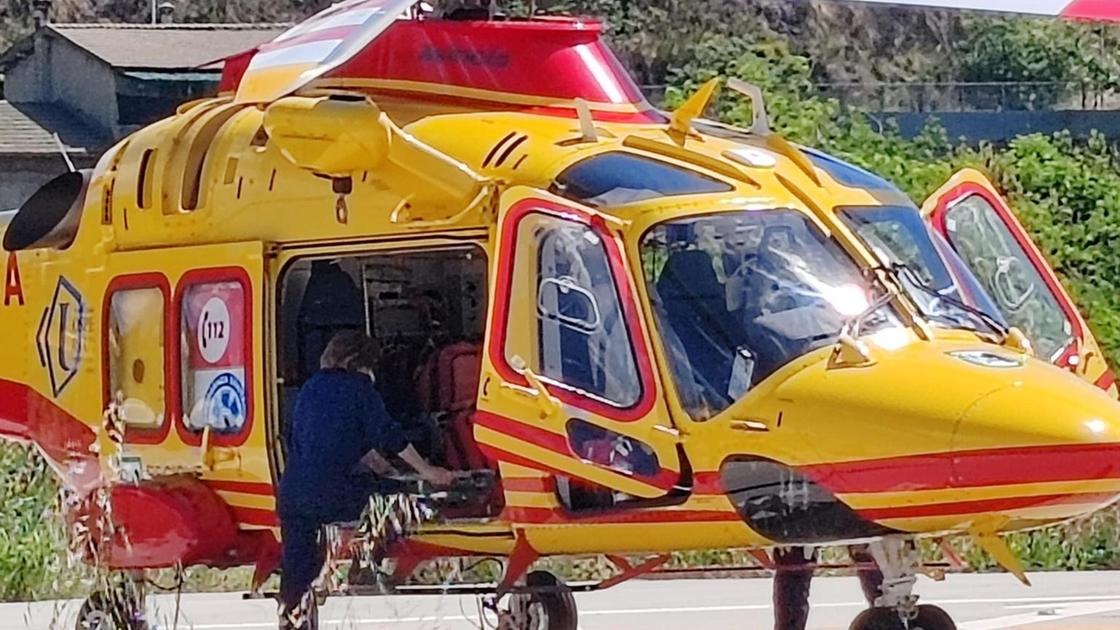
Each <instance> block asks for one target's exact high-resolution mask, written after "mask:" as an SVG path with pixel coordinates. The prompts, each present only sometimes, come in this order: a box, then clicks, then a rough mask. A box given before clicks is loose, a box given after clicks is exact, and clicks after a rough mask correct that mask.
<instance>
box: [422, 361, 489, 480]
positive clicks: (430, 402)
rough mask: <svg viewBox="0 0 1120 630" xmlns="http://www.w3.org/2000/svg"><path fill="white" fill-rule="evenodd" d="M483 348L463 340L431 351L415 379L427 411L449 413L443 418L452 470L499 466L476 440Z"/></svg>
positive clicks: (446, 448)
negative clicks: (476, 416)
mask: <svg viewBox="0 0 1120 630" xmlns="http://www.w3.org/2000/svg"><path fill="white" fill-rule="evenodd" d="M481 371H482V347H481V346H480V345H479V344H474V343H468V342H460V343H455V344H452V345H450V346H447V347H444V348H441V349H439V350H437V351H435V352H433V353H432V354H431V356H430V357H429V358H428V360H427V361H426V362H425V363H424V365H423V366H421V368H420V370H419V372H418V373H417V379H416V381H417V382H416V400H417V404H418V405H419V407H420V409H421V411H423V412H425V413H443V414H447V415H446V416H445V417H444V418H443V422H442V426H443V429H444V438H445V439H444V442H445V444H446V446H445V449H444V460H445V462H446V464H447V467H448V468H450V469H452V470H486V469H492V468H496V466H495V465H494V464H493V463H492V462H490V461H489V460H488V459H487V458H486V456H485V455H484V454H483V453H482V449H480V448H479V447H478V442H477V441H475V439H474V423H473V421H472V417H473V416H474V410H475V400H476V398H477V396H478V380H479V373H480V372H481Z"/></svg>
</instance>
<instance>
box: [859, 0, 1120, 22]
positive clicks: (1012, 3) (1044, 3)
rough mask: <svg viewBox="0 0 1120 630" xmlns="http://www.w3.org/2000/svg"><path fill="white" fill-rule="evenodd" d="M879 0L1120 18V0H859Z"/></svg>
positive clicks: (1084, 17) (880, 1)
mask: <svg viewBox="0 0 1120 630" xmlns="http://www.w3.org/2000/svg"><path fill="white" fill-rule="evenodd" d="M857 1H859V2H874V3H875V4H895V5H909V6H917V7H936V8H944V9H972V10H976V11H999V12H1003V13H1025V14H1029V15H1049V16H1053V17H1064V18H1072V19H1082V20H1108V21H1120V2H1117V0H857Z"/></svg>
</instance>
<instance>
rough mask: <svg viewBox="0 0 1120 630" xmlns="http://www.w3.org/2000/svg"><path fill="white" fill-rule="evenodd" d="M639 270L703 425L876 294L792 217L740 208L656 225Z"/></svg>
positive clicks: (823, 341)
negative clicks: (642, 272) (704, 421)
mask: <svg viewBox="0 0 1120 630" xmlns="http://www.w3.org/2000/svg"><path fill="white" fill-rule="evenodd" d="M641 254H642V266H643V270H644V273H645V276H646V282H647V285H648V287H649V293H650V296H651V298H652V301H653V304H654V309H655V311H656V312H657V318H658V322H659V328H660V331H661V334H662V336H663V338H664V341H665V346H666V349H667V351H668V352H669V354H670V363H671V364H672V369H673V373H674V380H675V381H676V384H677V389H678V390H679V393H680V396H681V398H682V402H683V405H684V407H685V409H686V410H688V412H689V414H690V415H691V416H692V417H693V418H694V419H696V420H703V419H707V418H710V417H712V416H714V415H716V414H717V413H719V412H720V411H722V410H724V409H726V408H727V407H728V406H730V405H731V403H732V402H734V401H735V400H737V399H739V398H741V397H742V396H743V395H745V394H746V393H747V392H748V391H749V390H750V388H751V387H752V386H754V385H755V384H757V383H759V382H760V381H762V380H763V379H765V378H766V377H767V376H769V375H771V374H773V373H774V372H775V371H776V370H777V369H778V368H780V367H782V366H783V365H785V364H787V363H789V362H790V361H792V360H793V359H795V358H797V357H799V356H802V355H804V354H806V353H808V352H810V351H812V350H815V349H818V348H822V347H826V346H830V345H832V344H834V343H835V342H836V340H837V338H838V336H839V333H840V331H841V329H842V328H843V327H844V325H845V323H847V322H849V321H852V320H854V319H857V318H861V315H864V317H862V330H864V331H865V332H871V331H873V330H874V329H876V328H881V327H883V326H890V325H899V324H898V319H897V317H896V316H895V314H894V312H893V310H892V309H891V308H889V307H883V308H881V309H877V310H874V311H873V312H871V313H865V311H868V310H869V307H870V306H871V305H872V304H873V302H874V301H875V296H874V295H873V293H874V289H873V285H872V283H871V282H869V281H868V280H867V279H866V278H865V277H864V276H863V275H861V273H860V269H859V267H858V266H857V265H856V264H855V262H854V261H853V260H852V259H851V258H850V257H849V256H848V255H847V254H846V253H845V252H844V251H843V250H842V249H841V248H840V246H839V244H838V243H836V241H834V240H832V239H830V238H829V237H827V236H825V234H824V233H823V232H822V231H821V230H820V229H818V228H817V227H816V226H815V225H814V224H813V223H812V221H811V220H810V219H809V218H808V217H807V216H806V215H804V214H803V213H801V212H798V211H795V210H762V211H743V212H732V213H724V214H715V215H707V216H702V217H690V218H687V219H681V220H678V221H671V222H666V223H662V224H659V225H657V226H655V227H653V228H652V229H650V231H649V232H647V233H646V235H645V236H644V237H643V239H642V243H641Z"/></svg>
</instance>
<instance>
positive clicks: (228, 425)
mask: <svg viewBox="0 0 1120 630" xmlns="http://www.w3.org/2000/svg"><path fill="white" fill-rule="evenodd" d="M203 404H204V408H205V409H206V424H208V425H210V426H212V427H214V429H215V430H217V431H223V432H227V433H232V432H236V431H240V430H241V427H243V426H245V412H246V404H245V386H244V385H243V384H242V383H241V379H239V378H237V376H236V375H234V374H231V373H229V372H223V373H221V374H219V375H218V376H217V378H215V379H214V380H213V381H211V382H210V387H209V388H208V389H207V390H206V398H205V400H204V403H203Z"/></svg>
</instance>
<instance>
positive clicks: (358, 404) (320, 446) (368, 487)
mask: <svg viewBox="0 0 1120 630" xmlns="http://www.w3.org/2000/svg"><path fill="white" fill-rule="evenodd" d="M374 357H375V346H374V343H373V340H372V339H370V338H369V336H368V335H366V334H365V333H362V332H358V331H353V330H347V331H342V332H339V333H337V334H336V335H334V337H332V338H331V340H330V342H329V343H328V344H327V347H326V349H325V350H324V351H323V354H322V357H321V359H320V370H319V371H318V372H317V373H315V374H314V375H313V376H312V377H311V378H310V379H308V381H307V382H306V383H304V385H303V387H302V388H301V389H300V391H299V395H298V396H297V398H296V403H295V408H294V410H293V414H292V418H293V420H292V426H291V431H290V434H289V439H288V442H289V443H288V453H287V467H286V468H285V470H284V473H283V475H282V477H281V479H280V489H279V494H278V508H279V509H278V511H279V515H280V535H281V539H282V540H281V544H282V557H281V579H280V600H281V602H280V603H281V622H282V623H283V622H284V621H285V620H286V619H287V621H288V625H289V626H292V625H294V624H298V623H300V622H299V621H296V620H295V617H298V616H299V615H298V613H297V611H301V610H306V604H307V603H308V602H307V598H308V597H311V596H313V595H311V593H310V591H311V586H312V583H313V582H314V581H315V579H316V578H317V577H318V576H319V573H320V572H321V570H322V567H323V562H324V560H325V557H324V550H323V547H322V545H321V544H320V541H319V534H320V530H321V528H322V526H323V525H326V524H329V523H337V522H347V521H356V520H358V519H359V518H360V517H361V515H362V512H363V510H364V509H365V506H366V505H367V504H368V502H369V497H370V496H371V495H373V494H391V493H394V492H397V491H398V490H399V486H398V484H397V483H396V482H395V481H394V480H392V479H389V478H387V475H390V474H391V473H392V472H393V469H392V466H391V465H390V464H389V461H388V460H387V459H386V458H385V456H386V455H390V456H391V455H396V456H399V457H400V458H401V459H402V460H404V462H405V463H407V464H408V465H409V466H411V467H412V468H413V469H414V470H415V471H416V472H417V473H419V475H420V476H421V477H422V478H423V479H425V480H426V481H428V482H429V483H432V484H433V485H436V486H447V485H450V484H451V483H452V481H453V480H454V474H453V473H451V472H450V471H448V470H446V469H444V468H440V467H438V466H433V465H432V464H430V463H429V462H428V461H427V460H426V459H424V457H422V456H421V455H420V454H419V453H418V452H417V451H416V449H415V448H414V447H413V446H412V445H411V444H409V443H408V441H407V440H406V439H405V436H404V433H403V431H402V428H401V426H400V425H399V424H398V423H397V422H396V421H394V420H393V419H392V418H391V417H390V416H389V414H388V413H387V412H386V410H385V403H384V401H383V400H382V398H381V395H380V393H378V391H377V388H376V387H375V386H374V380H373V369H374V362H375V359H374ZM295 627H297V628H298V627H299V626H298V625H295Z"/></svg>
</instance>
